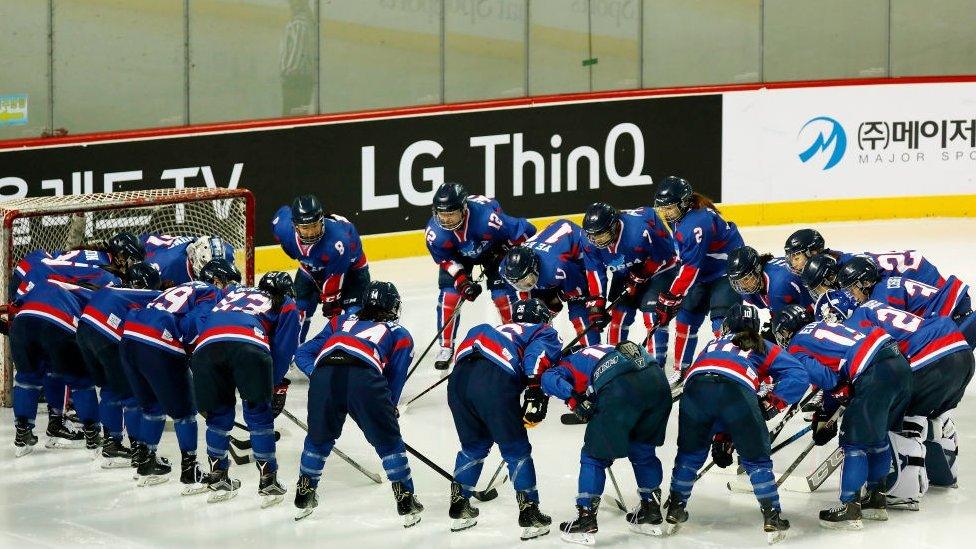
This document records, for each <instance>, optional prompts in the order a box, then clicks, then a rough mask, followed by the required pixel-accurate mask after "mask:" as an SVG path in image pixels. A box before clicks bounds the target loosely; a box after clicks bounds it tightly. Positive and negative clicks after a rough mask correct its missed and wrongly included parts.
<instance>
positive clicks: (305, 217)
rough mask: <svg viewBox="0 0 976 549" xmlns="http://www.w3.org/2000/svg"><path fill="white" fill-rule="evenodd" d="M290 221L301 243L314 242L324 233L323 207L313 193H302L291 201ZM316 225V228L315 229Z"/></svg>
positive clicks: (309, 243)
mask: <svg viewBox="0 0 976 549" xmlns="http://www.w3.org/2000/svg"><path fill="white" fill-rule="evenodd" d="M291 223H292V225H294V226H295V230H296V231H297V232H298V239H299V240H301V241H302V244H305V245H311V244H315V243H316V242H318V241H319V239H320V238H322V235H323V234H324V233H325V225H324V223H325V209H324V208H323V207H322V202H321V201H319V198H318V197H317V196H315V195H314V194H303V195H301V196H299V197H297V198H295V200H292V202H291ZM316 225H318V230H315V229H316V227H315V226H316Z"/></svg>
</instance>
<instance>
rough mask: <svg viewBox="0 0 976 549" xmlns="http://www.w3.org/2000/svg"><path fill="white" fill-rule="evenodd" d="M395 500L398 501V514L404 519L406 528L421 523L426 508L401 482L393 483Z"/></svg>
mask: <svg viewBox="0 0 976 549" xmlns="http://www.w3.org/2000/svg"><path fill="white" fill-rule="evenodd" d="M393 499H395V500H396V504H397V514H399V515H400V516H401V517H403V527H404V528H410V527H411V526H413V525H414V524H417V523H418V522H420V513H421V512H423V510H424V506H423V505H421V504H420V502H419V501H417V498H416V496H414V495H413V493H412V492H410V491H409V490H407V487H406V486H405V485H404V484H403V483H402V482H400V481H397V482H394V483H393Z"/></svg>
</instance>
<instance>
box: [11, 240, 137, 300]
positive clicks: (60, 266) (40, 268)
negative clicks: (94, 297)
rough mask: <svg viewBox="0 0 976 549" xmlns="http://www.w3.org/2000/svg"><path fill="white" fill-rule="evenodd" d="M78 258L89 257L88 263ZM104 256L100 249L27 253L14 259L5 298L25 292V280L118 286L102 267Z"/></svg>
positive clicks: (113, 277) (116, 278)
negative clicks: (19, 258) (18, 258)
mask: <svg viewBox="0 0 976 549" xmlns="http://www.w3.org/2000/svg"><path fill="white" fill-rule="evenodd" d="M79 259H92V260H93V261H92V262H81V261H78V260H79ZM108 263H109V261H108V255H107V254H104V253H100V252H88V251H85V252H81V251H77V252H69V253H67V254H58V255H56V256H52V255H51V254H49V253H47V252H45V251H44V250H35V251H33V252H29V253H28V254H27V255H25V256H24V258H23V259H21V260H20V261H18V262H17V266H16V267H15V268H14V272H13V276H12V277H11V285H10V288H9V297H10V299H13V298H14V297H15V296H17V295H23V294H24V293H25V292H26V288H27V285H28V283H31V282H32V283H34V284H40V283H43V282H45V281H49V280H58V281H61V282H68V283H71V284H75V283H84V284H91V285H93V286H99V287H101V286H110V285H115V286H117V285H119V284H120V283H121V281H120V280H119V278H118V277H117V276H115V275H114V274H112V273H111V272H109V271H106V270H105V269H103V268H102V265H107V264H108Z"/></svg>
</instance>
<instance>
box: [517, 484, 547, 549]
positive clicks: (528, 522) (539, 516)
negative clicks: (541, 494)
mask: <svg viewBox="0 0 976 549" xmlns="http://www.w3.org/2000/svg"><path fill="white" fill-rule="evenodd" d="M515 500H516V501H517V502H518V507H519V520H518V522H519V526H521V527H522V536H521V539H522V541H526V540H530V539H534V538H537V537H539V536H544V535H546V534H548V533H549V525H550V524H552V518H551V517H550V516H549V515H545V514H543V513H542V511H539V504H538V503H537V502H535V501H532V500H530V499H529V498H528V497H526V495H525V492H516V494H515Z"/></svg>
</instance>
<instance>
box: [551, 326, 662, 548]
mask: <svg viewBox="0 0 976 549" xmlns="http://www.w3.org/2000/svg"><path fill="white" fill-rule="evenodd" d="M542 390H543V391H545V392H546V393H547V394H550V395H552V396H555V397H557V398H559V399H562V400H565V401H567V403H568V404H570V405H571V406H572V408H573V412H574V413H575V414H576V415H577V416H578V417H579V418H580V419H582V420H584V421H586V422H587V426H586V435H585V437H584V439H583V449H582V450H581V451H580V472H579V493H578V494H577V496H576V509H577V510H578V512H579V516H578V517H577V518H576V519H574V520H570V521H568V522H564V523H562V524H560V525H559V530H560V531H561V532H562V534H561V535H562V538H563V540H565V541H569V542H571V543H580V544H584V545H592V544H593V543H594V542H595V539H594V534H596V533H597V520H596V514H597V509H598V505H599V503H600V496H601V495H602V494H603V487H604V484H605V483H606V480H607V477H606V469H607V468H608V467H610V466H611V465H612V464H613V460H614V459H617V458H624V457H626V458H629V459H630V462H631V465H633V467H634V477H635V478H636V479H637V492H638V496H639V497H640V507H639V508H638V509H637V510H636V511H634V512H632V513H628V514H627V522H629V523H630V525H631V528H632V529H633V530H634V531H635V532H639V533H643V534H650V535H655V536H660V535H662V533H663V532H662V529H661V526H662V522H663V520H662V518H661V473H662V471H661V460H660V459H658V457H657V455H656V454H655V450H654V448H655V447H656V446H661V445H662V444H664V433H665V429H666V428H667V424H668V416H669V415H670V414H671V389H670V387H669V385H668V378H667V376H665V375H664V370H663V369H662V368H660V367H658V366H657V364H655V362H654V360H653V359H652V358H651V357H650V355H649V354H648V353H647V351H646V350H645V349H642V348H641V347H640V346H639V345H638V344H636V343H634V342H631V341H624V342H621V343H618V344H617V345H616V347H614V346H613V345H593V346H591V347H584V348H583V349H581V350H579V351H576V352H575V353H573V354H572V355H570V356H568V357H566V358H564V359H562V360H561V361H560V362H559V364H558V365H557V366H554V367H552V368H549V369H548V370H546V371H545V373H543V374H542Z"/></svg>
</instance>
